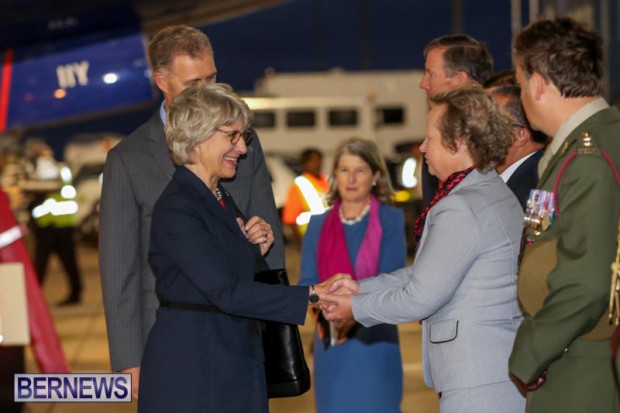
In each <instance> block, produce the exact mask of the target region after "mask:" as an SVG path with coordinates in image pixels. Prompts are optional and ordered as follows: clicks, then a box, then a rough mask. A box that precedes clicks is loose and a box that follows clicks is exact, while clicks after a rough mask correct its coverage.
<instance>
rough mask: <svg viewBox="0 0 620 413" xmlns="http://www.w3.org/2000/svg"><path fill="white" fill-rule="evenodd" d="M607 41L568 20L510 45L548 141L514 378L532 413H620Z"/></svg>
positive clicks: (619, 143)
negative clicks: (613, 317)
mask: <svg viewBox="0 0 620 413" xmlns="http://www.w3.org/2000/svg"><path fill="white" fill-rule="evenodd" d="M602 43H603V42H602V39H601V37H600V35H599V34H598V33H596V32H594V31H593V30H590V29H588V28H586V27H584V26H583V25H581V24H579V23H577V22H575V21H574V20H572V19H570V18H558V19H555V20H544V21H539V22H536V23H533V24H531V25H530V26H528V27H526V28H525V29H524V30H523V31H522V32H521V33H520V34H519V35H518V36H517V38H516V39H515V43H514V57H515V63H516V76H517V81H518V83H519V86H520V87H521V90H522V92H521V100H522V102H523V106H524V108H525V111H526V114H527V117H528V119H529V120H530V123H531V124H532V126H533V127H534V128H535V129H538V130H540V131H542V132H544V133H546V134H547V135H548V136H551V137H553V140H552V142H551V144H550V145H549V146H548V148H547V149H546V150H545V155H544V156H543V158H542V159H541V165H540V169H539V171H542V174H541V176H540V180H539V183H538V188H539V189H538V190H536V191H533V193H532V195H531V196H530V198H529V200H528V205H527V211H526V222H527V224H528V225H527V226H528V231H527V234H526V238H525V243H526V246H525V249H524V251H523V260H522V262H521V267H520V271H519V299H520V301H521V304H522V305H523V308H524V310H525V312H526V318H525V319H524V321H523V323H522V325H521V327H520V328H519V331H518V333H517V337H516V339H515V344H514V348H513V352H512V355H511V357H510V371H511V373H512V374H513V375H514V378H515V380H516V381H517V382H518V383H520V384H521V385H522V388H523V389H526V391H527V411H528V412H530V413H536V412H562V413H567V412H568V413H570V412H597V413H598V412H619V411H620V401H619V398H618V392H617V389H616V386H615V383H614V377H613V370H612V363H611V349H610V340H609V339H610V336H611V333H612V328H611V327H610V326H609V324H608V322H607V307H608V303H609V293H610V284H611V283H610V277H611V273H610V263H611V262H613V260H614V258H615V253H616V251H615V250H616V244H615V241H616V225H615V223H617V222H618V218H619V217H620V188H619V185H620V184H619V183H618V180H617V179H618V177H617V175H615V170H617V169H618V168H619V165H620V112H619V111H618V110H617V109H616V108H610V107H609V105H608V104H607V102H606V101H605V100H604V99H603V98H602V97H601V95H602V92H603V52H602Z"/></svg>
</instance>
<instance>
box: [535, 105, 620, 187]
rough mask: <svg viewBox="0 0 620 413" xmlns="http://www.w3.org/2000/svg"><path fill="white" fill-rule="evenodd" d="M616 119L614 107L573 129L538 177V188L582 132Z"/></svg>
mask: <svg viewBox="0 0 620 413" xmlns="http://www.w3.org/2000/svg"><path fill="white" fill-rule="evenodd" d="M618 118H620V112H619V111H618V109H617V108H616V107H610V108H607V109H603V110H601V111H599V112H596V113H595V114H594V115H592V116H590V117H589V118H588V119H586V120H585V121H584V122H582V123H581V124H580V125H579V126H577V127H576V128H575V129H573V130H572V132H571V133H570V134H569V135H568V136H567V137H566V139H565V141H564V143H563V144H562V146H561V148H560V149H559V150H558V151H557V152H556V153H555V155H553V158H551V160H550V161H549V164H548V165H547V168H546V169H545V170H544V172H543V174H542V175H541V177H540V180H539V181H538V187H539V188H541V187H542V184H543V183H544V182H546V181H547V180H548V179H549V177H550V176H551V172H552V171H554V170H555V167H556V165H557V164H558V163H559V162H560V160H561V159H563V158H564V155H566V153H567V152H568V150H569V149H571V148H573V147H574V146H575V144H576V142H577V139H579V138H580V137H581V136H582V134H583V132H586V131H590V132H594V130H595V128H598V127H600V126H601V125H605V124H607V123H611V122H617V121H618ZM595 138H596V136H595Z"/></svg>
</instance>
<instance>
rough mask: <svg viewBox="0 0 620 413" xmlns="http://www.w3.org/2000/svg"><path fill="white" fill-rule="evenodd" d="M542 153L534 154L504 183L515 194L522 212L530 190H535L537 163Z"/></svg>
mask: <svg viewBox="0 0 620 413" xmlns="http://www.w3.org/2000/svg"><path fill="white" fill-rule="evenodd" d="M543 153H544V151H536V152H534V154H533V155H532V156H530V157H529V158H527V159H526V160H525V161H524V162H523V163H522V164H521V165H519V167H518V168H517V169H516V170H515V171H514V172H513V174H512V175H511V176H510V179H508V182H506V185H508V188H510V189H511V190H512V192H513V193H514V194H515V196H516V197H517V199H518V200H519V203H520V204H521V207H522V208H523V210H524V211H525V209H526V207H527V199H528V197H529V195H530V190H532V189H534V188H536V185H537V184H538V161H540V158H541V157H542V155H543Z"/></svg>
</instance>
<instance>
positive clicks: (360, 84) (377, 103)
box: [255, 70, 427, 156]
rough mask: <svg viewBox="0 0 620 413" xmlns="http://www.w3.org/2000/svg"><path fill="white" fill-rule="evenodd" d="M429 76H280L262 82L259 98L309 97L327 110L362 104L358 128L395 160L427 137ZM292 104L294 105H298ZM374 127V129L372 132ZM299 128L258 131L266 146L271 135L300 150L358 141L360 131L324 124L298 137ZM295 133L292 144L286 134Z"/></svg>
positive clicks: (310, 102)
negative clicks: (425, 85) (399, 149)
mask: <svg viewBox="0 0 620 413" xmlns="http://www.w3.org/2000/svg"><path fill="white" fill-rule="evenodd" d="M423 76H424V72H423V71H421V70H403V71H372V72H370V71H359V72H346V71H342V70H332V71H328V72H312V73H277V74H269V75H266V76H265V77H263V78H261V79H259V80H258V81H257V82H256V87H255V93H256V94H257V95H259V96H272V97H273V98H269V99H275V98H277V99H283V98H289V99H293V98H295V99H298V98H299V99H301V98H302V97H303V98H304V99H306V100H305V104H306V105H307V107H312V106H317V107H318V106H320V107H324V108H326V107H328V106H329V105H330V103H331V104H333V105H336V104H337V105H339V107H343V105H344V104H345V102H346V101H347V99H356V102H359V103H355V104H353V103H351V105H354V106H356V107H359V108H360V109H361V108H362V107H364V110H360V111H359V114H358V118H357V121H358V122H359V126H357V128H358V129H359V130H360V133H358V136H365V137H369V138H375V139H376V140H377V143H378V144H379V147H380V149H381V151H382V152H383V154H384V155H385V156H389V155H391V154H393V153H394V152H395V147H396V145H399V144H403V143H411V142H419V141H421V140H422V139H423V137H424V122H425V119H426V112H427V106H426V94H425V92H424V91H423V90H422V89H420V87H419V84H420V81H421V80H422V77H423ZM282 102H283V103H281V104H279V105H280V107H279V108H280V110H287V105H288V103H286V102H287V101H285V100H283V101H282ZM288 102H291V105H292V102H293V100H290V101H288ZM313 102H314V103H313ZM351 102H353V100H351ZM295 105H297V104H295ZM297 107H299V106H298V105H297ZM368 108H370V110H368ZM319 116H320V115H319ZM317 119H318V118H317ZM327 120H329V118H327ZM369 124H370V125H371V126H370V128H371V130H370V131H366V128H368V127H369V126H368V125H369ZM294 129H295V128H291V127H286V126H285V127H284V128H281V129H274V130H273V131H268V130H264V131H263V129H262V128H260V127H257V130H258V131H259V133H260V136H261V141H263V142H265V141H266V140H270V139H271V137H270V136H275V138H274V140H277V141H279V142H282V144H284V145H285V146H286V145H292V146H295V147H296V148H300V147H306V146H312V144H313V143H315V142H317V141H319V140H320V141H321V142H322V141H323V140H325V139H329V140H330V141H332V142H333V143H332V144H336V142H337V141H338V140H339V139H340V138H342V137H343V136H346V137H349V136H353V134H352V133H351V132H356V131H352V130H350V129H349V130H347V128H344V127H342V125H337V124H330V123H329V122H326V123H323V124H321V126H320V127H317V128H316V129H315V130H314V131H313V130H311V128H307V129H306V131H305V132H307V133H306V134H305V135H302V134H297V131H295V130H294ZM289 132H291V133H293V134H292V135H290V136H289V137H288V139H287V138H286V137H285V136H284V135H281V134H288V133H289ZM297 136H299V137H300V138H303V141H302V142H298V141H297V139H296V138H295V137H297ZM306 136H308V139H307V140H306ZM264 145H265V146H266V150H269V149H270V145H268V144H266V143H264Z"/></svg>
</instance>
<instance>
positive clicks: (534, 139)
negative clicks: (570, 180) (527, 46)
mask: <svg viewBox="0 0 620 413" xmlns="http://www.w3.org/2000/svg"><path fill="white" fill-rule="evenodd" d="M512 78H513V79H514V72H513V74H512ZM497 79H500V80H499V81H501V82H502V83H503V84H500V85H499V86H495V84H496V83H488V82H487V83H485V85H484V86H485V88H486V90H487V91H488V92H490V93H491V94H493V95H494V96H495V97H496V98H497V101H498V103H499V105H500V107H501V108H502V110H503V111H504V113H505V114H507V115H508V116H509V117H510V120H511V121H512V137H513V140H512V145H511V146H510V148H508V154H507V155H506V160H505V161H504V163H502V164H501V165H498V166H497V168H495V169H496V170H497V173H499V174H500V177H501V178H502V179H503V180H504V182H506V185H508V187H509V188H510V189H511V190H512V192H514V194H515V196H516V197H517V199H518V200H519V203H520V204H521V206H522V207H523V210H524V211H525V209H526V207H527V205H526V204H527V199H528V197H529V194H530V190H531V189H534V188H536V185H537V184H538V161H539V160H540V158H541V157H542V155H543V150H544V149H545V145H546V144H547V136H546V135H545V134H544V133H542V132H540V131H537V130H534V129H532V127H531V126H530V123H529V121H528V120H527V117H526V116H525V112H524V111H523V105H522V104H521V100H520V96H521V89H520V88H519V86H511V85H510V83H512V81H511V80H510V79H509V78H505V79H504V80H501V79H502V78H501V77H498V78H497ZM514 83H516V80H514Z"/></svg>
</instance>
